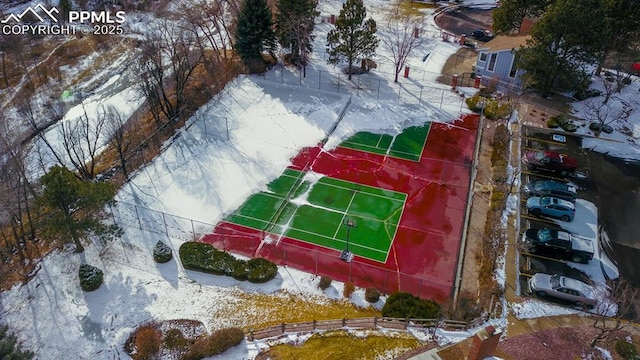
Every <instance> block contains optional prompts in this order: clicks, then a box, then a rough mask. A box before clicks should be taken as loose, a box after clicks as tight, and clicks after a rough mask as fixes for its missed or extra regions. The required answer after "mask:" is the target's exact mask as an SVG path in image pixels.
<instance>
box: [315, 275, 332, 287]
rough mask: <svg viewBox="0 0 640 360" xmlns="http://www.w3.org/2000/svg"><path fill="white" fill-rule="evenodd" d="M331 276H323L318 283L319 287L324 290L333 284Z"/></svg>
mask: <svg viewBox="0 0 640 360" xmlns="http://www.w3.org/2000/svg"><path fill="white" fill-rule="evenodd" d="M331 281H332V280H331V278H330V277H328V276H321V277H320V282H319V283H318V287H319V288H320V289H322V290H327V289H328V288H329V286H331Z"/></svg>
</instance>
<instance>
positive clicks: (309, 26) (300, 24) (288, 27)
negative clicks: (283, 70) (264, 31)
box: [276, 0, 318, 67]
mask: <svg viewBox="0 0 640 360" xmlns="http://www.w3.org/2000/svg"><path fill="white" fill-rule="evenodd" d="M317 6H318V0H278V13H277V15H276V35H277V36H278V41H279V42H280V45H282V47H286V48H289V49H290V50H291V62H293V63H294V64H298V63H299V64H302V66H303V67H304V66H306V64H307V61H308V58H309V54H310V53H311V51H312V50H313V47H312V41H313V36H312V33H313V26H314V18H315V16H316V15H317V11H316V7H317Z"/></svg>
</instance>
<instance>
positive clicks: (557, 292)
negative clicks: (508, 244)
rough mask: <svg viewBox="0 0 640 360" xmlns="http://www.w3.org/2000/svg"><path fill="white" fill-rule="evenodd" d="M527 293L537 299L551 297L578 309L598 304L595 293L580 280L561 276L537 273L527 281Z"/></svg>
mask: <svg viewBox="0 0 640 360" xmlns="http://www.w3.org/2000/svg"><path fill="white" fill-rule="evenodd" d="M529 293H532V294H536V295H537V296H539V297H546V296H551V297H555V298H558V299H563V300H567V301H570V302H572V303H574V304H576V305H578V306H580V307H583V306H586V307H594V306H595V305H596V304H597V303H598V299H597V298H596V291H595V289H594V288H593V287H592V286H589V285H587V284H585V283H583V282H582V281H580V280H576V279H572V278H568V277H566V276H561V275H557V274H556V275H549V274H543V273H537V274H535V275H533V276H532V277H531V278H530V279H529Z"/></svg>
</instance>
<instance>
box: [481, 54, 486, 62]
mask: <svg viewBox="0 0 640 360" xmlns="http://www.w3.org/2000/svg"><path fill="white" fill-rule="evenodd" d="M480 61H487V53H481V54H480Z"/></svg>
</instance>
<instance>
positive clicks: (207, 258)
mask: <svg viewBox="0 0 640 360" xmlns="http://www.w3.org/2000/svg"><path fill="white" fill-rule="evenodd" d="M216 252H217V250H216V249H215V248H214V247H213V246H211V245H210V244H206V243H201V242H193V241H191V242H186V243H184V244H182V245H180V249H179V250H178V255H179V256H180V260H181V261H182V264H183V265H184V267H185V268H186V269H189V270H197V271H204V272H212V271H211V270H210V269H209V266H210V265H209V264H210V263H211V261H212V259H213V256H214V254H215V253H216Z"/></svg>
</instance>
